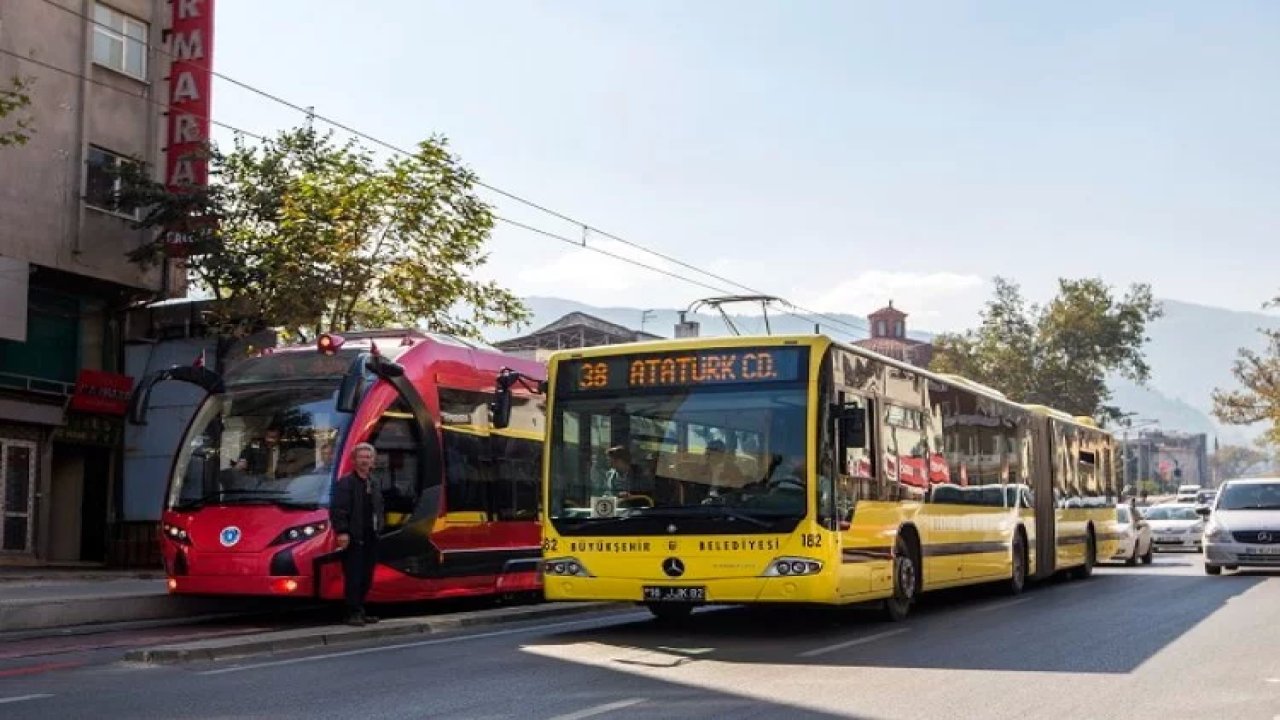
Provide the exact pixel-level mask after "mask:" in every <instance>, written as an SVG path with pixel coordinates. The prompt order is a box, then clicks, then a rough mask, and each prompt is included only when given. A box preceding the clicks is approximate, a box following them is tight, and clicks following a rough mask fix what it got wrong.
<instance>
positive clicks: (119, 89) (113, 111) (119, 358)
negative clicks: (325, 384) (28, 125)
mask: <svg viewBox="0 0 1280 720" xmlns="http://www.w3.org/2000/svg"><path fill="white" fill-rule="evenodd" d="M201 1H202V0H195V2H192V1H191V0H186V1H184V2H174V3H172V4H171V3H169V2H165V0H104V1H103V2H95V1H93V0H52V1H51V2H44V1H41V0H31V1H26V0H23V1H19V2H4V3H0V78H5V79H8V78H11V77H14V76H17V77H21V78H24V79H26V80H27V81H29V83H30V90H29V94H30V95H31V98H32V103H31V106H30V107H29V108H28V109H27V111H26V112H25V114H26V115H28V116H30V117H31V119H32V121H33V129H34V133H33V134H32V136H31V137H30V139H29V141H28V142H27V143H26V144H23V145H17V146H9V147H0V564H14V563H37V562H60V561H89V562H102V561H104V560H106V559H108V555H109V553H110V546H111V541H112V533H113V524H114V523H115V522H116V521H117V520H118V517H119V508H120V492H119V488H120V473H121V457H122V440H121V438H122V436H123V420H122V416H123V414H124V408H125V403H126V401H127V398H128V392H129V389H130V388H131V386H132V381H133V379H132V378H130V377H129V376H127V375H126V374H125V371H124V344H123V338H124V336H125V333H126V329H125V327H124V317H125V313H126V310H127V309H128V308H130V307H132V306H135V305H138V304H140V303H143V302H146V301H150V300H154V299H157V298H161V297H166V296H172V295H181V294H184V293H185V284H186V283H185V274H184V273H183V272H181V269H180V265H178V264H177V261H175V260H170V261H167V262H164V263H161V264H159V265H157V266H154V267H151V268H146V269H144V268H141V267H139V266H138V265H136V264H133V263H131V262H130V261H129V260H128V259H127V257H126V253H128V252H129V251H131V250H133V249H135V248H137V247H139V246H140V245H141V244H143V243H145V242H147V241H148V240H149V239H151V237H152V235H150V234H148V232H147V231H140V230H136V229H133V228H132V227H131V225H130V223H131V220H132V219H133V215H132V214H131V213H130V212H128V211H126V210H124V209H122V208H120V207H118V206H117V204H116V202H115V195H114V194H115V191H116V189H117V182H118V181H117V178H116V176H115V175H113V174H112V172H111V170H112V168H114V167H115V166H116V165H117V164H118V163H121V162H127V161H133V160H136V161H139V162H143V163H145V164H146V167H147V168H148V170H149V171H154V173H155V177H156V178H157V179H163V178H164V177H165V176H166V174H167V172H166V170H165V166H166V163H167V162H168V161H170V160H171V157H170V156H172V153H168V156H167V155H166V147H165V146H166V135H167V130H166V127H167V125H168V124H169V123H170V122H172V121H173V120H175V119H177V116H176V115H175V114H174V113H166V110H171V109H172V110H176V109H178V104H177V101H176V100H175V102H174V103H170V102H169V94H170V88H171V87H174V85H173V83H174V82H175V81H176V80H179V79H180V80H181V81H182V82H184V83H188V84H189V83H191V78H190V77H188V76H184V77H182V78H171V69H177V68H178V67H179V65H180V63H177V64H173V67H172V68H171V63H170V62H169V59H170V57H171V56H170V54H169V50H168V49H167V48H169V47H170V46H171V44H172V43H170V42H169V40H170V38H169V33H168V32H167V29H169V28H171V27H172V26H173V23H174V22H175V21H176V18H177V17H178V14H179V12H180V11H181V12H183V13H185V14H186V16H185V18H186V19H185V20H184V22H188V21H190V20H191V19H192V18H194V19H195V20H196V21H201V18H200V17H199V16H200V13H201V9H200V8H201V6H200V3H201ZM204 19H205V20H208V21H209V22H211V18H204ZM209 33H211V28H210V30H209ZM176 39H177V40H178V42H179V43H181V45H180V50H181V53H182V54H183V55H185V56H187V57H189V58H191V59H202V58H207V48H206V47H202V46H201V45H200V42H201V41H202V40H204V41H211V34H208V33H207V34H206V35H205V36H204V37H203V38H200V37H195V38H194V39H195V41H196V42H195V43H194V44H193V43H192V42H190V41H191V40H192V39H193V38H192V37H191V36H190V35H189V34H188V35H185V36H184V35H183V33H178V34H177V36H176ZM200 87H203V88H205V89H206V91H205V96H204V97H203V98H202V99H201V100H202V102H204V104H205V106H207V102H208V97H207V83H203V84H202V85H200ZM188 90H190V91H195V90H196V86H195V85H191V86H190V87H189V88H188ZM206 115H207V112H206ZM183 119H185V120H186V121H188V122H189V121H190V117H186V118H183ZM0 122H4V121H0ZM206 123H207V117H206ZM193 132H194V131H193ZM188 134H190V133H188ZM205 137H207V134H206V136H205Z"/></svg>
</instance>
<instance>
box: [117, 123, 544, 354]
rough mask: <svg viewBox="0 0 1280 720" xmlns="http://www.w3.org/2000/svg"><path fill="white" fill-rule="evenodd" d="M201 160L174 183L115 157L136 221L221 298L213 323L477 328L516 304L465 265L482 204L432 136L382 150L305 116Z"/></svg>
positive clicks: (310, 328)
mask: <svg viewBox="0 0 1280 720" xmlns="http://www.w3.org/2000/svg"><path fill="white" fill-rule="evenodd" d="M208 159H209V168H210V176H211V177H210V183H209V185H208V186H207V187H205V188H198V187H188V188H181V189H179V190H178V191H174V192H171V191H170V190H168V189H166V188H165V187H164V186H163V185H162V184H160V183H157V182H155V181H153V180H151V179H149V178H147V177H146V176H145V170H142V171H138V170H134V169H131V167H130V166H128V165H126V166H124V170H123V172H124V173H125V175H126V182H125V183H123V187H124V188H125V190H124V191H123V193H122V197H121V204H122V205H124V206H127V207H139V208H143V209H144V210H145V214H144V215H143V216H142V219H141V220H140V221H139V226H140V227H145V228H154V229H157V230H173V229H175V228H176V229H177V230H178V231H181V233H182V235H183V237H184V238H185V242H184V244H183V245H182V247H184V248H185V249H186V253H187V269H188V271H189V272H190V273H191V275H192V277H193V279H194V280H195V282H196V284H197V285H198V286H201V287H203V288H205V289H207V290H208V292H210V293H211V294H212V295H213V296H214V297H215V298H217V299H219V300H223V301H225V302H224V303H221V306H222V307H223V308H224V310H223V311H222V312H223V314H222V316H221V317H220V318H218V320H220V322H221V324H222V325H223V327H222V330H223V331H224V332H225V333H228V334H232V335H238V334H244V332H246V331H250V330H253V329H256V327H263V326H268V327H277V328H282V329H283V330H285V331H286V332H289V333H295V334H296V333H319V332H325V331H335V330H343V329H347V328H370V327H377V326H385V325H387V324H405V325H419V326H426V327H428V328H430V329H432V330H437V331H440V332H448V333H454V334H458V335H464V336H471V337H475V336H477V335H478V334H479V329H480V326H482V325H490V324H496V325H501V324H511V323H515V322H519V321H521V320H524V319H525V318H526V316H527V310H526V309H525V308H524V306H523V304H522V303H521V302H520V300H519V299H518V298H516V297H515V296H514V295H512V294H511V293H510V292H508V291H507V290H505V289H503V288H502V287H500V286H499V285H497V284H496V283H493V282H486V281H482V280H478V279H476V278H475V272H476V271H477V270H478V269H479V268H480V267H481V266H482V265H483V264H484V263H485V261H486V260H487V255H486V254H485V252H484V244H485V241H486V240H487V239H488V237H489V232H490V229H491V228H492V227H493V215H492V212H491V210H490V208H489V207H488V206H487V205H486V204H485V203H483V202H482V201H481V200H480V199H479V198H478V197H477V196H476V195H475V192H474V187H475V182H476V177H475V175H474V174H473V173H472V172H471V171H470V170H468V169H466V168H465V167H464V166H463V165H462V164H461V163H460V162H459V161H458V159H457V158H455V157H454V156H453V155H451V154H450V153H449V152H448V150H447V147H446V143H445V141H444V140H443V139H442V138H431V139H429V140H426V141H424V142H422V143H420V144H419V145H418V147H417V152H415V153H414V154H413V155H411V156H408V157H402V158H390V159H381V160H380V159H378V158H376V157H375V156H374V155H373V154H372V153H370V152H369V151H368V150H366V149H364V148H362V147H360V146H358V145H357V144H356V143H355V142H354V141H352V142H347V143H339V142H337V141H336V140H335V139H334V137H333V135H332V134H331V133H328V134H323V133H318V132H316V131H315V130H314V129H313V128H312V127H310V126H306V127H301V128H296V129H292V130H287V131H284V132H281V133H279V134H278V135H277V136H275V137H273V138H269V139H267V140H265V141H263V142H261V143H258V144H249V143H248V142H247V141H245V140H243V139H239V138H238V139H237V141H236V143H235V145H234V147H233V148H232V149H231V150H230V151H229V152H220V151H219V150H218V149H217V148H210V149H209V158H208ZM167 244H168V243H167V235H166V234H165V233H160V234H158V235H157V238H156V241H155V242H153V243H150V244H148V245H146V246H144V247H142V248H140V249H139V250H137V251H135V252H133V253H132V254H131V255H130V257H131V259H133V260H134V261H135V262H139V263H143V264H149V263H154V262H158V261H160V260H162V259H163V258H164V257H165V254H166V245H167ZM232 318H235V319H234V320H233V319H232Z"/></svg>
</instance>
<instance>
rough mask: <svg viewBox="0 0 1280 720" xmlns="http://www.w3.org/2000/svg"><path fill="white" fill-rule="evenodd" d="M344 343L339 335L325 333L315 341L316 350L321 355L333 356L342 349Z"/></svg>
mask: <svg viewBox="0 0 1280 720" xmlns="http://www.w3.org/2000/svg"><path fill="white" fill-rule="evenodd" d="M345 342H346V340H344V339H343V338H342V336H341V335H332V334H330V333H325V334H323V335H321V336H320V337H319V338H318V339H317V340H316V349H317V350H319V351H320V352H321V354H323V355H333V354H335V353H337V352H338V351H339V350H341V349H342V345H343V343H345Z"/></svg>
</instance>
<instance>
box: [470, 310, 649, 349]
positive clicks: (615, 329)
mask: <svg viewBox="0 0 1280 720" xmlns="http://www.w3.org/2000/svg"><path fill="white" fill-rule="evenodd" d="M660 338H661V336H659V335H654V334H653V333H647V332H643V331H640V330H632V329H631V328H629V327H626V326H625V325H619V324H617V323H612V322H609V321H608V320H604V319H601V318H598V317H596V316H594V315H588V314H587V313H584V312H571V313H569V314H568V315H565V316H564V317H562V318H560V319H559V320H556V321H555V322H553V323H550V324H548V325H546V326H544V327H541V328H539V329H537V330H534V331H533V332H531V333H529V334H527V335H521V336H520V337H514V338H508V339H506V340H502V341H501V342H496V343H494V346H495V347H497V348H499V349H502V350H523V349H532V348H548V349H558V348H564V347H586V346H591V345H614V344H618V343H628V342H639V341H642V340H658V339H660Z"/></svg>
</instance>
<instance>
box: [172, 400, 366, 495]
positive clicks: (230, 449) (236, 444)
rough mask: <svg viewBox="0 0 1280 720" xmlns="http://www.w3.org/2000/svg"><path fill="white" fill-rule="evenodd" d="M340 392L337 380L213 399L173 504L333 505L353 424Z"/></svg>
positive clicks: (184, 456)
mask: <svg viewBox="0 0 1280 720" xmlns="http://www.w3.org/2000/svg"><path fill="white" fill-rule="evenodd" d="M337 390H338V383H337V381H334V380H331V381H312V382H307V383H301V384H289V385H279V384H273V385H269V386H263V385H252V386H247V387H234V386H233V387H232V389H231V390H229V391H227V392H225V393H222V394H220V395H214V396H211V397H209V398H208V399H207V400H206V401H205V403H204V405H203V406H202V407H201V408H200V411H199V412H198V413H197V414H196V417H195V419H194V420H193V421H192V423H191V429H190V431H189V432H188V434H187V437H186V440H185V442H184V443H183V444H182V446H181V448H180V452H179V456H178V461H177V463H176V465H175V468H174V477H173V482H172V484H171V486H170V491H169V498H168V507H169V508H170V509H176V510H182V509H194V508H197V507H200V506H203V505H206V504H218V505H252V504H275V505H282V506H285V507H312V508H315V507H322V506H324V505H326V504H328V501H329V489H330V485H331V483H332V476H333V468H334V451H335V450H336V449H337V442H338V439H339V437H340V436H341V433H342V431H343V430H344V429H345V426H346V425H345V424H346V422H347V419H348V416H347V415H345V414H342V413H338V412H337V410H336V409H335V396H336V394H337Z"/></svg>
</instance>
